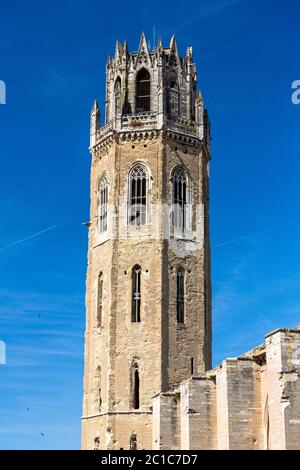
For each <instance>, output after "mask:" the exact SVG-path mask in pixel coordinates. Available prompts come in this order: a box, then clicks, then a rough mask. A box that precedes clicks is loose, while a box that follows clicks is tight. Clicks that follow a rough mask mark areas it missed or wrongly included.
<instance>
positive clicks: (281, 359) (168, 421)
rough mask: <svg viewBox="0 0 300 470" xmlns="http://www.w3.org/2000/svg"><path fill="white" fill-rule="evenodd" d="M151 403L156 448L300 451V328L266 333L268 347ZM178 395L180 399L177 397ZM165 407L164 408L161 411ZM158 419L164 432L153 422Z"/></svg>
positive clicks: (191, 380)
mask: <svg viewBox="0 0 300 470" xmlns="http://www.w3.org/2000/svg"><path fill="white" fill-rule="evenodd" d="M171 395H172V396H176V397H177V401H176V403H178V404H180V405H177V406H180V407H181V413H180V420H179V421H178V420H174V418H173V417H174V415H175V412H174V410H171V408H170V404H169V402H167V405H166V404H165V400H166V397H168V396H169V395H168V394H163V398H162V395H160V396H157V397H155V399H154V401H153V405H154V406H153V423H154V431H153V439H154V441H153V447H154V446H155V447H154V448H157V449H159V448H161V449H167V448H170V447H168V446H170V445H172V448H174V445H175V442H172V441H171V440H170V439H171V437H170V436H175V435H178V433H180V442H179V443H178V447H177V448H178V449H225V450H229V449H232V450H235V449H236V450H255V449H274V450H275V449H286V450H290V449H294V450H295V449H298V450H299V449H300V328H299V329H292V330H291V329H290V330H287V329H281V330H277V331H275V332H272V333H270V334H269V335H267V336H266V342H265V344H264V345H262V346H259V347H258V348H255V349H253V350H252V351H249V352H248V353H246V354H244V355H242V356H240V357H238V358H234V359H226V360H225V361H223V363H222V364H221V366H219V367H217V368H215V369H213V370H212V371H209V372H206V373H205V374H204V375H203V376H201V377H193V378H190V379H189V380H187V381H185V382H183V383H182V384H181V385H180V387H179V388H178V389H175V390H174V391H172V394H170V396H171ZM178 395H179V397H178ZM160 410H161V411H160ZM158 422H159V423H160V432H158V431H157V429H156V427H155V426H156V424H155V423H158Z"/></svg>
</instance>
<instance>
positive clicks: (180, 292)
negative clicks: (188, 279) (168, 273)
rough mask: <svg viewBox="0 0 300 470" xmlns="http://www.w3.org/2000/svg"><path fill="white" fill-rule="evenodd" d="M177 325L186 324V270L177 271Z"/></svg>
mask: <svg viewBox="0 0 300 470" xmlns="http://www.w3.org/2000/svg"><path fill="white" fill-rule="evenodd" d="M176 310H177V323H184V270H183V269H182V268H179V269H178V270H177V299H176Z"/></svg>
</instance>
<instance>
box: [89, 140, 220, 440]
mask: <svg viewBox="0 0 300 470" xmlns="http://www.w3.org/2000/svg"><path fill="white" fill-rule="evenodd" d="M136 162H141V163H143V164H144V165H145V166H146V167H147V169H148V171H149V174H150V184H149V200H150V207H149V224H148V225H146V226H142V227H134V228H133V227H130V226H128V224H127V197H128V173H129V170H130V168H131V167H132V165H133V164H135V163H136ZM182 164H184V166H185V168H186V169H187V172H188V174H189V175H190V177H191V180H192V182H193V184H192V186H191V187H192V191H193V194H192V198H193V201H194V207H193V214H192V224H193V227H192V228H193V229H194V231H195V229H196V219H197V217H198V215H197V212H196V211H197V208H198V206H197V205H199V206H200V208H201V207H202V206H203V205H205V204H204V203H205V201H204V195H203V190H202V186H203V184H204V183H203V178H202V172H203V170H202V166H203V165H204V167H205V173H204V175H206V176H205V177H207V173H206V164H207V161H206V157H205V156H204V155H203V153H202V151H201V146H200V145H199V146H198V147H197V146H196V147H195V146H194V145H190V146H188V145H185V146H182V145H180V144H177V145H175V143H174V141H173V139H172V137H170V136H167V135H166V134H165V133H164V132H160V133H157V135H156V136H155V137H152V138H151V139H150V138H145V139H139V140H137V139H135V140H134V141H129V142H128V141H126V140H123V139H121V138H120V137H119V136H118V135H116V136H115V138H114V139H113V141H112V144H111V146H110V147H109V150H108V152H101V150H97V151H95V152H93V155H92V169H91V219H90V220H91V226H90V231H89V253H88V274H87V290H86V308H87V319H86V349H85V382H84V389H85V399H84V410H83V414H84V426H83V434H84V435H85V436H84V437H83V442H85V443H86V444H83V447H84V448H85V447H86V445H87V446H88V447H89V448H90V446H92V445H93V440H94V437H93V435H92V434H93V433H94V431H95V429H96V427H97V424H96V425H95V424H91V429H92V431H91V430H89V429H88V422H89V416H91V417H92V416H95V415H99V414H102V413H111V412H113V413H119V414H120V416H122V420H118V419H117V418H114V422H115V426H114V425H112V424H109V422H110V421H111V418H110V419H109V421H107V422H106V424H105V425H103V424H102V423H103V422H104V419H103V418H102V417H101V419H100V421H99V423H101V426H100V424H99V426H100V427H101V432H100V430H98V433H100V434H101V435H100V436H99V438H100V446H102V445H104V446H106V440H104V439H103V433H104V434H105V433H106V432H107V427H110V429H111V430H110V432H111V434H112V436H111V438H112V442H114V444H113V447H114V448H117V447H116V446H118V445H119V446H120V447H121V448H125V449H126V448H128V446H129V440H128V435H130V434H132V433H137V429H142V428H143V426H144V425H146V422H149V411H150V407H151V404H152V397H153V396H154V395H156V394H157V393H160V392H161V391H164V390H168V388H169V387H170V386H175V385H179V384H180V382H181V381H183V380H185V379H187V378H188V377H190V375H191V367H192V362H191V361H192V360H193V369H194V373H197V374H199V373H203V372H204V371H205V370H206V369H207V368H208V367H209V365H210V357H211V355H210V342H211V336H210V332H208V333H207V332H206V325H205V321H206V319H207V318H208V317H210V308H211V303H210V298H209V297H208V298H207V297H206V296H205V293H204V291H205V282H206V280H205V279H206V275H209V274H210V273H209V271H208V269H207V265H206V254H205V247H206V239H207V238H206V239H205V237H208V234H205V230H204V228H203V227H201V224H204V220H203V219H204V217H202V218H200V219H199V218H198V222H197V223H198V225H199V224H200V234H201V239H200V241H199V240H197V241H193V240H190V241H189V242H188V243H190V244H191V245H192V250H191V253H190V254H189V252H187V251H186V242H185V241H181V242H178V245H177V246H176V248H178V246H179V250H178V251H176V250H175V251H174V246H170V241H169V240H168V237H166V234H165V228H164V227H163V220H164V217H165V214H164V213H163V211H162V207H163V204H166V203H167V204H168V206H167V207H168V208H170V204H171V197H172V196H171V185H172V182H171V173H172V170H173V169H174V167H176V165H182ZM102 175H105V176H106V179H107V181H108V185H109V191H108V202H109V205H110V208H111V211H110V212H109V219H108V231H107V233H106V234H105V235H103V234H99V233H98V231H97V225H98V219H97V204H98V185H99V181H100V179H101V177H102ZM206 184H207V183H206ZM112 209H114V210H115V212H114V213H113V210H112ZM136 264H139V265H140V266H141V269H142V277H141V298H142V304H141V322H137V323H133V322H132V321H131V290H132V289H131V283H132V278H131V272H132V268H133V266H134V265H136ZM179 266H181V267H183V268H184V269H185V273H186V276H185V290H186V302H185V323H184V324H178V323H177V321H176V270H177V268H178V267H179ZM100 272H102V273H103V274H102V276H103V302H102V321H101V326H100V327H99V326H98V324H97V284H98V276H99V273H100ZM208 328H209V326H208ZM207 343H209V344H207ZM133 364H138V367H139V375H140V407H139V410H140V411H141V413H140V414H139V413H137V412H136V411H135V410H133V409H132V394H133V392H132V380H131V376H132V366H133ZM124 413H125V415H124ZM126 413H127V414H126ZM130 413H132V415H131V414H130ZM114 416H115V415H114ZM124 416H125V417H126V416H127V418H128V419H127V418H126V419H127V433H125V431H124V433H123V432H121V433H119V430H118V427H119V426H121V424H120V423H123V422H124V423H125V422H126V419H125V417H124ZM132 416H134V419H133V418H132ZM91 421H92V422H93V423H95V422H96V423H98V421H97V420H95V418H91ZM130 423H134V426H135V429H131V428H130V426H129V424H130ZM105 426H106V429H105ZM86 434H88V435H89V437H88V438H87V437H86ZM146 435H147V433H146ZM117 436H119V437H117ZM125 436H126V439H125ZM137 438H138V439H139V436H138V435H137ZM123 439H125V441H124V440H123ZM87 440H88V443H87ZM144 442H147V443H148V444H147V445H150V446H151V445H152V444H151V438H150V441H149V439H148V438H145V439H144ZM149 443H150V444H149ZM143 445H146V444H143ZM148 448H149V447H148Z"/></svg>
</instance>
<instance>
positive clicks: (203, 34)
mask: <svg viewBox="0 0 300 470" xmlns="http://www.w3.org/2000/svg"><path fill="white" fill-rule="evenodd" d="M0 10H1V11H0V80H5V82H6V84H7V104H6V105H2V106H0V154H1V172H0V207H1V221H0V227H1V230H0V278H1V283H0V340H1V339H2V340H3V341H5V342H6V344H7V365H6V366H2V365H0V448H1V449H16V448H21V449H28V448H33V449H51V448H57V449H63V448H79V446H80V416H81V398H82V376H83V333H84V315H85V312H84V290H85V272H86V252H87V230H86V228H84V227H82V226H81V223H82V222H83V221H85V220H88V218H89V165H90V157H89V152H88V145H89V112H90V109H91V105H92V101H93V99H94V98H96V97H97V98H98V99H99V101H100V103H101V106H102V108H103V103H104V84H105V76H104V70H105V61H106V55H107V53H110V54H112V53H113V52H114V46H115V40H116V39H120V40H121V41H123V40H124V39H127V40H128V43H129V47H130V48H131V49H133V50H135V49H136V48H137V46H138V41H139V37H140V33H141V31H142V30H144V31H145V33H146V35H147V36H148V38H149V39H152V26H153V25H155V26H156V31H157V33H158V34H160V35H161V36H162V38H163V42H164V44H167V43H168V41H169V39H170V37H171V35H172V33H174V32H175V33H176V36H177V41H178V45H179V49H180V51H181V52H182V53H184V52H185V49H186V47H187V46H189V45H192V46H193V50H194V59H195V61H196V62H197V66H198V81H199V85H200V86H201V88H202V91H203V95H204V99H205V103H206V105H207V107H208V109H209V113H210V118H211V123H212V163H211V239H212V278H213V332H214V335H213V339H214V364H217V363H218V362H220V361H221V360H222V359H223V358H225V357H228V356H234V355H236V354H238V353H242V352H243V351H245V350H247V349H249V348H251V347H254V346H255V345H257V344H259V343H261V342H262V341H263V335H264V334H265V333H267V332H268V331H270V330H272V329H274V328H276V327H278V326H287V327H290V326H294V325H296V324H299V323H300V255H299V240H300V214H299V207H300V197H299V175H300V142H299V123H300V105H298V106H295V105H293V104H292V102H291V98H290V97H291V88H290V86H291V83H292V81H293V80H296V79H300V70H299V56H300V40H299V14H300V4H299V1H298V0H285V1H278V0H266V1H255V0H235V1H234V0H214V1H212V0H201V1H199V0H198V1H194V2H188V3H185V2H179V1H177V0H175V1H172V2H168V3H164V4H161V2H159V1H157V0H153V1H152V2H150V3H149V2H148V3H147V2H137V1H127V2H124V1H122V2H121V1H115V2H106V3H103V2H100V1H92V0H85V1H81V0H77V1H76V2H73V1H63V2H62V1H59V2H58V1H57V0H51V2H50V1H44V2H38V1H28V2H22V1H14V0H11V1H10V2H2V3H1V7H0ZM56 224H60V225H58V226H57V227H55V228H52V229H51V230H48V231H47V232H45V233H42V234H40V235H38V236H36V237H34V238H30V239H28V240H25V241H23V242H21V243H18V244H15V245H13V246H10V247H8V248H6V247H7V246H8V245H10V244H12V243H14V242H16V241H18V240H21V239H23V238H26V237H28V236H30V235H31V234H33V233H36V232H40V231H42V230H44V229H46V228H48V227H51V226H54V225H56ZM248 235H250V236H248ZM243 237H245V238H243ZM227 242H229V243H227ZM41 433H43V434H44V436H42V435H41Z"/></svg>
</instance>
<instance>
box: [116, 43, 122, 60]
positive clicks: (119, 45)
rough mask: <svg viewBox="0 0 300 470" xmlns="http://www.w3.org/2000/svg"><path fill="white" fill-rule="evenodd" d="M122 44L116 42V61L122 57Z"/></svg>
mask: <svg viewBox="0 0 300 470" xmlns="http://www.w3.org/2000/svg"><path fill="white" fill-rule="evenodd" d="M122 52H123V50H122V44H121V43H120V41H117V42H116V49H115V59H118V58H119V57H120V56H121V55H122Z"/></svg>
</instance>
